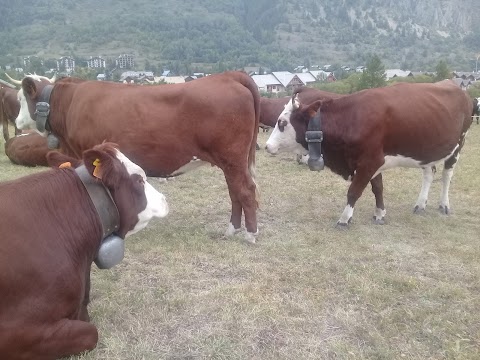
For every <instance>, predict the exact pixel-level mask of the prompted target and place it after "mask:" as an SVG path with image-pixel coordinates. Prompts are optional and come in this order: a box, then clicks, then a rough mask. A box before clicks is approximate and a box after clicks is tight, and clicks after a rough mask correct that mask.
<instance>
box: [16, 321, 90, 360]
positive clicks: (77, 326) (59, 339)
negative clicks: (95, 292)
mask: <svg viewBox="0 0 480 360" xmlns="http://www.w3.org/2000/svg"><path fill="white" fill-rule="evenodd" d="M35 334H37V335H36V336H35V337H32V339H31V341H29V340H30V339H25V338H24V339H23V340H24V341H26V343H29V342H31V343H33V344H35V345H34V346H33V347H31V351H30V352H31V354H32V356H31V357H28V358H29V359H38V360H40V359H57V358H60V357H64V356H68V355H73V354H79V353H81V352H84V351H89V350H93V349H94V348H95V347H96V346H97V342H98V331H97V328H96V327H95V326H94V325H92V324H90V323H87V322H84V321H80V320H69V319H62V320H60V321H58V322H56V323H54V324H52V325H42V326H41V328H39V329H38V330H37V331H35ZM39 338H40V339H39Z"/></svg>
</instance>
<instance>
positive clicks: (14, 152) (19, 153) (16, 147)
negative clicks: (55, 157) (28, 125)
mask: <svg viewBox="0 0 480 360" xmlns="http://www.w3.org/2000/svg"><path fill="white" fill-rule="evenodd" d="M49 151H51V149H49V148H48V145H47V138H46V137H44V136H42V135H40V134H37V133H30V134H22V135H18V136H15V137H13V138H10V139H8V140H7V142H6V143H5V154H6V155H7V156H8V158H9V159H10V161H11V162H12V163H14V164H17V165H24V166H48V163H47V153H48V152H49Z"/></svg>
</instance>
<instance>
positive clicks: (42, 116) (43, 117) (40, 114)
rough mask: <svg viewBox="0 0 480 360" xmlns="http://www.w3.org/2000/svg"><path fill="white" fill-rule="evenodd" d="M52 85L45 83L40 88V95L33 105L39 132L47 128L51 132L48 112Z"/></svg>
mask: <svg viewBox="0 0 480 360" xmlns="http://www.w3.org/2000/svg"><path fill="white" fill-rule="evenodd" d="M52 90H53V85H47V86H45V87H44V88H43V89H42V92H41V93H40V97H39V99H38V101H37V104H36V105H35V122H36V124H37V129H38V131H40V132H41V133H43V132H45V130H47V131H48V132H51V128H50V124H49V123H48V115H49V114H50V95H51V94H52Z"/></svg>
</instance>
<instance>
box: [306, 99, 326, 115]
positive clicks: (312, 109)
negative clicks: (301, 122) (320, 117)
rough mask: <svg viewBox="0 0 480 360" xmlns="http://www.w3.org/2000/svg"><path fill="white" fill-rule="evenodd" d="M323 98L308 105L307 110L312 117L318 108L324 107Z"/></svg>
mask: <svg viewBox="0 0 480 360" xmlns="http://www.w3.org/2000/svg"><path fill="white" fill-rule="evenodd" d="M322 104H323V100H317V101H315V102H313V103H311V104H310V105H308V108H307V112H308V115H310V117H313V116H315V114H316V113H317V112H318V109H320V108H321V107H322Z"/></svg>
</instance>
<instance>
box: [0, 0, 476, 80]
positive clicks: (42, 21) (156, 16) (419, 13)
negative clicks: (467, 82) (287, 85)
mask: <svg viewBox="0 0 480 360" xmlns="http://www.w3.org/2000/svg"><path fill="white" fill-rule="evenodd" d="M4 2H5V1H4ZM1 7H2V15H3V16H2V17H1V18H0V39H1V40H0V65H5V64H21V59H22V57H23V56H27V55H36V56H39V57H41V58H43V59H49V58H57V57H59V56H63V55H73V56H75V57H77V58H80V59H81V58H87V57H89V56H95V55H103V56H107V57H108V56H111V57H115V56H118V55H119V54H122V53H125V52H128V53H133V54H134V55H135V56H136V59H137V63H138V65H139V67H140V68H141V67H143V66H144V65H145V62H146V61H148V63H149V64H153V65H155V66H166V65H169V66H170V67H172V66H175V67H177V68H178V69H179V70H184V71H185V70H187V71H188V70H193V71H194V70H195V69H197V68H198V67H200V66H201V64H215V66H216V68H217V70H223V69H227V68H235V67H243V66H246V65H253V64H261V65H263V66H268V67H270V68H272V69H273V70H276V69H277V70H278V69H288V68H289V67H291V66H293V65H295V64H306V65H308V64H326V63H345V64H348V65H351V66H354V65H360V64H363V63H364V62H365V59H367V57H368V55H369V54H372V53H377V54H378V55H379V56H380V57H381V58H382V60H383V61H384V62H385V64H386V65H387V66H388V67H403V68H409V69H425V70H428V68H430V69H431V68H432V67H433V66H434V64H436V63H437V62H438V60H439V59H440V58H443V59H445V60H446V61H447V62H448V63H449V64H450V66H451V67H452V68H454V69H464V70H471V69H473V68H474V67H475V58H476V54H477V53H480V28H479V27H478V26H476V23H475V21H476V19H475V17H474V14H475V13H477V14H478V13H480V3H479V2H478V1H475V0H450V1H445V0H440V1H439V0H424V1H422V2H419V1H417V2H412V1H409V0H398V1H392V0H358V1H353V0H343V1H339V0H323V1H320V0H281V1H275V2H272V1H270V0H198V1H195V0H185V1H174V0H164V1H161V2H160V1H152V0H135V1H131V0H129V1H127V0H115V1H113V0H104V1H93V0H35V1H33V0H24V1H21V2H8V5H7V4H3V5H2V6H1Z"/></svg>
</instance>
